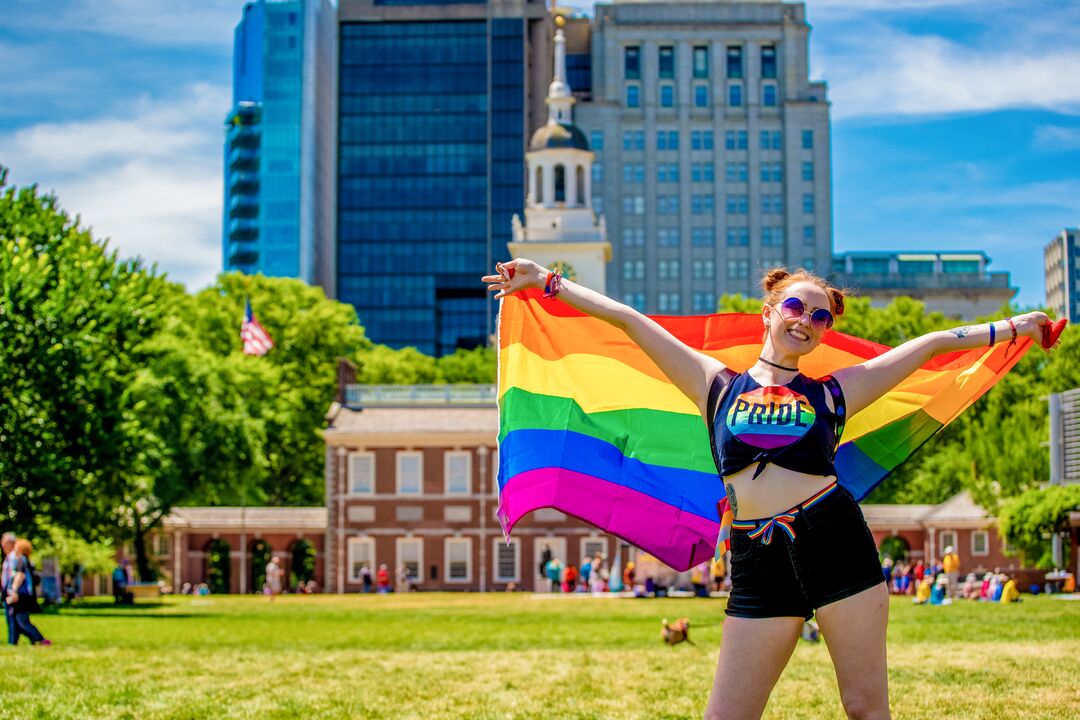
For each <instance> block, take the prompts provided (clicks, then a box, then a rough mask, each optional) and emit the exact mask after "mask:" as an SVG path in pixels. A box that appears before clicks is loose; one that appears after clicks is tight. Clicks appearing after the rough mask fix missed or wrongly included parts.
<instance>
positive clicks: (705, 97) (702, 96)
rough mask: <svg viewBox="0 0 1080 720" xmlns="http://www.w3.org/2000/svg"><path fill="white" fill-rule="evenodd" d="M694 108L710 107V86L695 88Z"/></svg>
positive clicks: (696, 86) (697, 86)
mask: <svg viewBox="0 0 1080 720" xmlns="http://www.w3.org/2000/svg"><path fill="white" fill-rule="evenodd" d="M694 107H701V108H703V107H709V86H708V85H695V86H694Z"/></svg>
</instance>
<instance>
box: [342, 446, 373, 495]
mask: <svg viewBox="0 0 1080 720" xmlns="http://www.w3.org/2000/svg"><path fill="white" fill-rule="evenodd" d="M354 459H365V460H367V461H368V462H370V463H371V490H370V491H369V492H357V491H356V488H355V485H354V484H353V460H354ZM346 467H347V470H346V472H347V473H348V477H347V481H348V485H347V486H346V488H345V494H346V495H348V496H350V497H364V496H370V495H374V494H375V453H373V452H351V453H349V456H348V465H347V466H346Z"/></svg>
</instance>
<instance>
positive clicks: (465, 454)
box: [443, 450, 473, 497]
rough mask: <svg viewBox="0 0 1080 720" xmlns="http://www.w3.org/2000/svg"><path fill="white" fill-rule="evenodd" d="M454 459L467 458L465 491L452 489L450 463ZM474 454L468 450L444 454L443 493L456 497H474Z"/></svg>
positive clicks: (450, 451) (451, 451)
mask: <svg viewBox="0 0 1080 720" xmlns="http://www.w3.org/2000/svg"><path fill="white" fill-rule="evenodd" d="M454 458H465V490H464V492H459V491H455V490H451V489H450V461H451V460H452V459H454ZM472 480H473V479H472V453H471V452H469V451H468V450H447V451H446V452H445V453H443V492H445V493H446V494H447V495H452V496H455V497H468V496H469V495H472V486H473V481H472Z"/></svg>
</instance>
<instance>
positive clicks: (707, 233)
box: [690, 226, 716, 247]
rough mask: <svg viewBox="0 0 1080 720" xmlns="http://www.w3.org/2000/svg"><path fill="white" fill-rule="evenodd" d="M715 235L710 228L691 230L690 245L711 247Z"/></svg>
mask: <svg viewBox="0 0 1080 720" xmlns="http://www.w3.org/2000/svg"><path fill="white" fill-rule="evenodd" d="M715 234H716V230H715V229H713V227H712V226H708V227H695V228H691V230H690V244H691V245H693V246H694V247H712V245H713V237H714V236H715Z"/></svg>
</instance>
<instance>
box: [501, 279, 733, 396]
mask: <svg viewBox="0 0 1080 720" xmlns="http://www.w3.org/2000/svg"><path fill="white" fill-rule="evenodd" d="M499 272H500V274H498V275H486V276H484V278H483V281H484V282H486V283H488V290H489V291H492V292H496V293H497V294H496V295H495V299H496V300H498V299H500V298H503V297H505V296H507V295H511V294H513V293H515V292H517V291H519V290H524V289H527V288H534V289H539V290H543V289H544V282H545V280H546V279H547V275H548V270H547V269H546V268H544V267H541V266H540V265H538V264H536V263H535V262H533V261H532V260H525V259H524V258H518V259H516V260H511V261H510V262H508V263H503V264H501V265H499ZM558 297H559V301H560V302H564V303H566V304H567V305H569V306H570V307H572V308H574V309H576V310H580V311H581V312H583V313H586V314H588V315H591V316H593V317H595V318H598V319H600V320H603V321H605V322H607V323H610V324H611V325H614V326H615V327H617V328H619V329H620V330H623V331H624V332H625V333H626V334H627V335H629V336H630V339H631V340H633V341H634V342H635V343H637V344H638V345H639V346H640V347H641V349H642V350H644V351H645V354H647V355H648V356H649V358H651V359H652V361H653V362H654V363H656V365H657V366H658V367H659V368H660V370H661V371H662V372H663V373H664V374H665V375H667V377H668V379H669V380H671V382H673V383H675V386H676V387H677V388H679V390H681V391H682V393H683V394H684V395H686V396H687V397H688V398H690V400H692V401H693V402H694V404H695V405H697V407H698V409H699V410H700V411H701V414H702V415H705V406H706V403H707V402H708V395H709V385H710V384H711V383H712V379H713V377H714V376H715V375H716V374H717V373H718V372H720V371H721V370H723V369H724V365H723V363H721V362H720V361H719V360H716V359H715V358H711V357H709V356H708V355H705V354H704V353H701V352H698V351H697V350H695V349H694V348H691V347H689V346H687V345H686V344H684V343H683V342H682V341H680V340H679V339H678V338H676V337H675V336H674V335H672V334H671V333H669V332H668V331H667V330H665V329H664V328H663V327H661V326H660V325H659V324H658V323H657V322H656V321H654V320H652V319H650V318H649V317H646V316H645V315H643V314H641V313H639V312H638V311H637V310H635V309H633V308H632V307H630V306H628V305H624V304H622V303H620V302H616V301H615V300H612V299H611V298H609V297H607V296H606V295H602V294H600V293H598V292H596V291H595V290H590V289H589V288H587V287H583V286H581V285H578V284H577V283H574V282H570V281H569V280H566V279H563V281H562V289H561V290H560V291H559V296H558Z"/></svg>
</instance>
